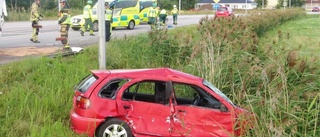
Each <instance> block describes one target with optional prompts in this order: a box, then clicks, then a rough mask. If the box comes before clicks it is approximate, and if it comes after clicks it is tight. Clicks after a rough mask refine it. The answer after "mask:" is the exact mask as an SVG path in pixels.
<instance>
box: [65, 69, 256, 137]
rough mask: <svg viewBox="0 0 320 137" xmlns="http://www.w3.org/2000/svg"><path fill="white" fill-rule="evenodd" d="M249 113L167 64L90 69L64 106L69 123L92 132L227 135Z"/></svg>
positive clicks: (243, 125) (238, 129)
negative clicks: (70, 103)
mask: <svg viewBox="0 0 320 137" xmlns="http://www.w3.org/2000/svg"><path fill="white" fill-rule="evenodd" d="M251 116H253V115H252V114H251V113H250V112H248V111H247V110H244V109H242V108H240V107H238V106H236V105H235V104H234V103H232V101H231V100H230V99H229V98H228V97H227V96H226V95H225V94H223V93H222V92H221V91H220V90H219V89H217V88H216V87H215V86H213V85H212V84H210V83H209V82H208V81H207V80H204V79H202V78H199V77H196V76H193V75H190V74H187V73H184V72H180V71H177V70H173V69H169V68H155V69H130V70H93V71H91V74H90V75H89V76H87V77H86V78H84V79H83V80H82V81H81V82H80V83H79V84H78V85H77V86H76V87H75V93H74V98H73V108H72V109H71V112H70V118H71V129H73V130H74V131H75V132H76V133H79V134H87V135H89V136H97V137H105V136H120V137H132V136H228V137H229V136H236V135H240V134H243V133H244V131H246V129H247V128H251V127H252V125H251V124H249V123H250V119H251ZM248 119H249V120H248Z"/></svg>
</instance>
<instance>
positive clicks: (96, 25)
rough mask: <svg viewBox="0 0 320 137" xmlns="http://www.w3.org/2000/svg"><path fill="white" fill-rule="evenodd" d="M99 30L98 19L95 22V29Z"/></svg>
mask: <svg viewBox="0 0 320 137" xmlns="http://www.w3.org/2000/svg"><path fill="white" fill-rule="evenodd" d="M98 30H99V24H98V21H95V22H93V31H98Z"/></svg>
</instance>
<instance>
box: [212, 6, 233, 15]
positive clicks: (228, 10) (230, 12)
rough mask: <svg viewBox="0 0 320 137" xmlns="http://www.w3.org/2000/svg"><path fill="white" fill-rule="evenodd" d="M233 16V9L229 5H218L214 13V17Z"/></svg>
mask: <svg viewBox="0 0 320 137" xmlns="http://www.w3.org/2000/svg"><path fill="white" fill-rule="evenodd" d="M230 16H234V13H233V10H232V9H231V8H230V7H220V8H219V9H217V11H216V13H215V17H230Z"/></svg>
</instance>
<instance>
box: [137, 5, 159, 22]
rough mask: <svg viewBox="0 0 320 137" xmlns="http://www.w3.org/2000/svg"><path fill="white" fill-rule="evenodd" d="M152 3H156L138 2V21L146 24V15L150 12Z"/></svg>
mask: <svg viewBox="0 0 320 137" xmlns="http://www.w3.org/2000/svg"><path fill="white" fill-rule="evenodd" d="M153 3H157V0H139V4H140V13H139V16H140V20H141V22H148V21H149V19H148V15H149V11H150V7H152V4H153Z"/></svg>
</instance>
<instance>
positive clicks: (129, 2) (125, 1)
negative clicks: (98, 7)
mask: <svg viewBox="0 0 320 137" xmlns="http://www.w3.org/2000/svg"><path fill="white" fill-rule="evenodd" d="M136 5H137V1H133V0H115V1H113V2H111V3H110V7H111V8H112V9H115V8H122V9H124V8H129V7H135V6H136Z"/></svg>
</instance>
